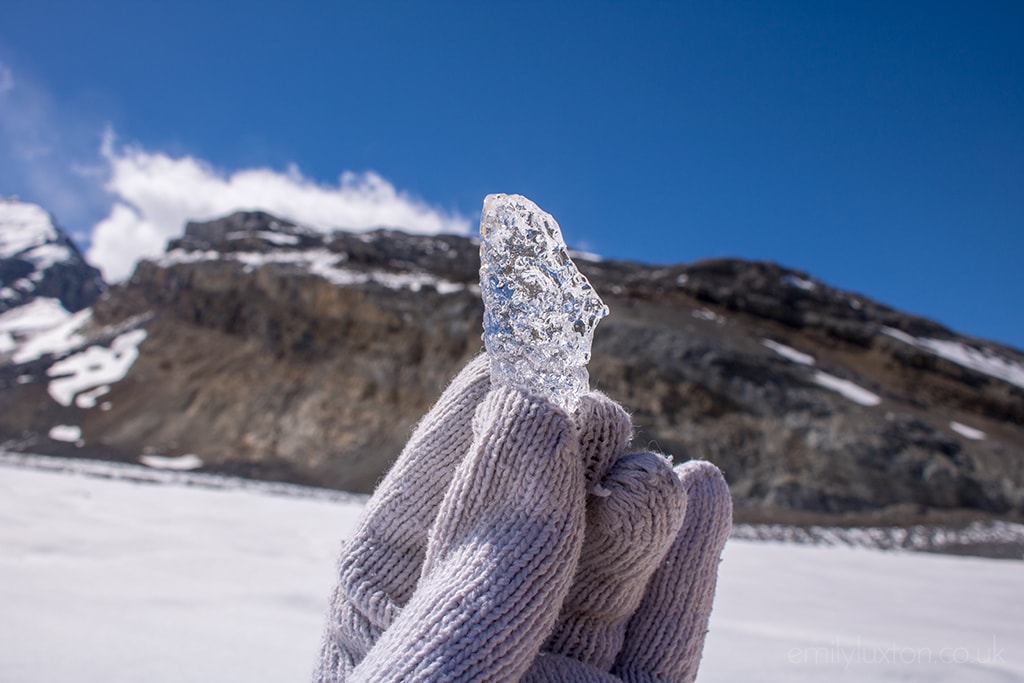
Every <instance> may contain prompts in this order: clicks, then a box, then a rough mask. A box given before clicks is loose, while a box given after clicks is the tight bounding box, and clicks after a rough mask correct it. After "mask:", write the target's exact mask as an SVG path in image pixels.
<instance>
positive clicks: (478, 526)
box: [349, 387, 585, 683]
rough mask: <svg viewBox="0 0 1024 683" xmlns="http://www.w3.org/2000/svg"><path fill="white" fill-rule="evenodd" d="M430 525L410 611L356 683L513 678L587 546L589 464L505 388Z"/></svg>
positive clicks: (557, 418)
mask: <svg viewBox="0 0 1024 683" xmlns="http://www.w3.org/2000/svg"><path fill="white" fill-rule="evenodd" d="M473 430H474V437H475V438H474V441H473V445H472V446H471V448H470V452H469V454H468V455H467V456H466V458H465V460H464V461H463V462H462V464H461V465H460V466H459V467H458V468H457V469H456V471H455V473H454V478H453V481H452V485H451V486H450V487H449V489H448V492H447V494H446V495H445V497H444V500H443V502H442V504H441V508H440V510H439V512H438V516H437V520H436V522H435V524H434V526H433V527H432V528H431V530H430V536H429V540H428V545H427V552H426V558H425V560H424V564H423V572H422V577H421V579H420V582H419V584H418V585H417V587H416V590H415V592H414V593H413V596H412V598H411V599H410V600H409V602H408V604H407V605H406V606H405V607H404V608H403V609H402V612H401V614H400V615H399V616H398V617H397V618H396V619H395V621H394V623H393V624H391V626H390V627H389V628H388V629H387V630H386V631H385V632H384V633H383V635H382V636H381V637H380V640H379V641H378V642H377V645H376V646H375V647H374V648H373V649H371V650H370V652H369V653H368V654H367V655H366V658H365V659H364V660H363V661H362V663H361V664H359V666H357V667H356V669H355V670H354V671H353V673H352V676H351V677H350V679H349V680H351V681H406V682H408V683H413V682H416V681H465V682H469V681H516V680H519V678H520V677H521V676H522V675H523V673H524V672H525V671H526V669H527V668H528V667H529V666H530V663H531V662H532V661H533V659H534V658H535V657H536V655H537V652H538V651H539V649H540V646H541V644H542V643H543V641H544V638H545V637H546V636H547V634H548V633H549V632H550V631H551V627H552V625H553V624H554V622H555V619H556V618H557V616H558V609H559V607H560V605H561V604H562V601H563V600H564V599H565V595H566V593H567V592H568V590H569V586H570V584H571V582H572V578H573V573H574V571H575V568H576V564H577V561H578V558H579V552H580V547H581V545H582V542H583V525H584V515H583V509H584V508H583V497H584V495H585V486H584V477H583V467H582V463H581V462H580V456H579V447H578V445H577V443H576V442H575V439H574V436H575V435H574V433H573V428H572V424H571V422H570V421H569V419H568V417H567V416H566V415H565V414H564V413H562V412H561V411H559V410H558V409H556V408H555V407H554V406H553V405H552V404H550V403H548V402H547V401H544V400H542V399H536V398H533V397H529V396H526V395H524V394H522V393H520V392H518V391H516V390H513V389H508V388H505V387H498V388H494V389H492V390H491V392H490V393H489V394H488V395H487V397H486V398H485V399H484V400H483V402H482V403H481V404H480V407H479V408H478V409H477V411H476V415H475V417H474V420H473Z"/></svg>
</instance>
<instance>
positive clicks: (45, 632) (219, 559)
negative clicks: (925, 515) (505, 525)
mask: <svg viewBox="0 0 1024 683" xmlns="http://www.w3.org/2000/svg"><path fill="white" fill-rule="evenodd" d="M139 471H141V470H139ZM97 473H99V474H102V472H94V473H93V474H92V475H88V476H87V475H84V474H74V473H67V472H59V471H44V470H39V469H29V468H25V467H21V466H14V465H12V464H11V462H9V461H8V462H0V682H5V683H6V682H10V683H15V682H16V683H40V682H42V681H72V680H73V681H76V682H77V683H99V682H103V683H118V682H122V681H123V682H128V681H131V682H133V683H134V682H136V681H149V682H152V683H160V682H163V681H176V682H177V681H203V682H204V683H208V682H212V681H216V682H219V683H227V682H231V681H245V682H247V683H258V682H260V681H267V682H270V681H274V682H275V683H280V682H282V681H304V680H308V677H309V672H310V670H311V663H312V660H313V658H314V656H315V654H316V650H317V646H318V643H319V637H320V628H321V624H322V621H321V620H322V615H323V611H324V607H325V600H326V597H327V595H328V592H329V590H330V585H331V580H332V579H331V574H332V567H333V563H334V559H335V555H336V553H337V549H338V545H339V541H340V539H341V538H342V537H344V536H345V535H346V534H347V533H349V532H350V531H351V529H352V528H353V525H354V522H355V519H356V517H357V515H358V513H359V510H360V509H361V505H362V502H361V499H358V498H351V499H346V498H344V497H341V496H337V495H334V496H323V495H322V496H321V497H319V498H317V497H302V496H297V495H295V493H296V491H295V490H290V489H285V488H281V487H278V488H277V489H275V490H276V492H277V493H271V492H270V491H271V489H272V488H273V487H261V486H259V485H254V484H240V485H239V487H236V488H212V487H210V486H206V485H202V482H203V481H204V480H203V479H202V478H198V479H197V478H194V476H193V475H188V474H183V473H160V474H159V476H158V475H153V477H152V478H153V479H154V481H153V482H150V483H145V482H140V481H137V480H123V479H122V480H117V479H110V478H99V477H97V476H95V475H96V474H97ZM147 476H148V475H147ZM190 477H193V478H190ZM157 479H159V480H161V481H160V482H157V481H155V480H157ZM210 481H212V480H210ZM222 483H223V482H222ZM188 484H191V485H188ZM196 484H200V485H196ZM281 493H288V494H290V495H280V494H281ZM1022 614H1024V563H1022V562H1020V561H1008V560H984V559H977V558H959V557H948V556H939V555H929V554H920V553H905V552H881V551H876V550H865V549H858V548H848V547H812V546H797V545H787V544H782V543H766V542H757V541H749V540H732V541H730V542H729V544H728V546H727V548H726V553H725V559H724V561H723V562H722V565H721V578H720V583H719V589H718V598H717V601H716V605H715V612H714V615H713V617H712V623H711V634H710V636H709V638H708V642H707V647H706V649H705V657H704V664H703V666H702V669H701V675H700V677H699V680H700V681H702V682H704V683H709V682H714V681H742V682H747V681H768V682H770V681H815V682H828V681H850V680H856V681H894V680H900V681H971V682H972V683H985V682H987V681H1018V682H1021V681H1024V618H1022V616H1021V615H1022Z"/></svg>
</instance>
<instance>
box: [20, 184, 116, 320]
mask: <svg viewBox="0 0 1024 683" xmlns="http://www.w3.org/2000/svg"><path fill="white" fill-rule="evenodd" d="M104 289H106V283H104V281H103V278H102V276H101V275H100V272H99V271H98V270H97V269H95V268H93V267H92V266H90V265H89V264H87V263H86V262H85V259H84V258H83V257H82V253H81V252H80V251H79V249H78V247H77V246H76V245H75V243H74V242H73V241H72V240H71V238H70V237H69V236H68V234H67V233H66V232H64V230H62V229H61V228H60V226H58V224H57V221H56V220H54V218H53V216H52V215H51V214H50V213H49V212H48V211H46V210H45V209H44V208H42V207H41V206H39V205H37V204H31V203H28V202H22V201H20V200H19V199H18V198H17V197H7V198H4V199H0V313H2V312H4V311H7V310H10V309H12V308H17V307H18V306H22V305H24V304H27V303H29V302H31V301H33V300H35V299H36V298H37V297H47V298H52V299H56V300H58V301H59V302H60V304H61V305H62V306H63V307H64V308H65V309H66V310H68V311H70V312H75V311H79V310H81V309H83V308H85V307H87V306H90V305H91V304H92V302H93V301H95V300H96V298H97V297H98V296H99V295H100V293H101V292H103V290H104Z"/></svg>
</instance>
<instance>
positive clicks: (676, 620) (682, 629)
mask: <svg viewBox="0 0 1024 683" xmlns="http://www.w3.org/2000/svg"><path fill="white" fill-rule="evenodd" d="M676 473H677V474H678V475H679V479H680V481H682V483H683V486H684V488H685V489H686V518H685V520H684V521H683V528H682V529H681V530H680V532H679V535H678V536H677V537H676V540H675V542H674V543H673V544H672V547H671V548H670V549H669V551H668V555H667V556H666V558H665V561H664V563H663V564H662V565H661V567H659V568H658V571H656V572H655V574H654V576H653V577H651V581H650V584H649V585H648V586H647V593H646V594H645V595H644V599H643V601H642V602H641V603H640V606H639V608H637V612H636V615H635V616H634V617H633V619H632V620H631V621H630V622H629V627H628V629H627V631H626V640H625V643H624V644H623V647H622V650H621V651H620V652H619V656H618V659H617V661H616V664H615V667H614V668H613V669H612V672H613V673H614V674H616V675H617V676H619V677H620V678H622V680H624V681H666V682H669V683H684V682H689V681H693V680H694V679H695V678H696V677H697V667H698V665H699V664H700V657H701V653H702V652H703V650H704V636H705V635H706V634H707V630H708V620H709V619H710V617H711V603H712V601H713V600H714V597H715V584H716V583H717V581H718V563H719V561H720V559H721V555H722V548H723V547H724V546H725V542H726V540H727V539H728V538H729V530H730V529H731V528H732V498H731V497H730V496H729V487H728V485H727V484H726V483H725V479H724V478H723V477H722V473H721V471H719V469H718V468H717V467H715V466H714V465H712V464H711V463H709V462H705V461H694V460H691V461H690V462H687V463H683V464H682V465H680V466H679V467H677V468H676Z"/></svg>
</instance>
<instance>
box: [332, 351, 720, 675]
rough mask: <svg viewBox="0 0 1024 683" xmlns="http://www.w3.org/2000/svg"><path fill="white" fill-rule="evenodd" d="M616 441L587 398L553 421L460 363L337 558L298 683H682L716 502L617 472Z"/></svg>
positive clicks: (668, 480) (686, 475)
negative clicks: (309, 676) (312, 682)
mask: <svg viewBox="0 0 1024 683" xmlns="http://www.w3.org/2000/svg"><path fill="white" fill-rule="evenodd" d="M630 430H631V426H630V422H629V418H628V416H627V415H626V414H625V413H624V411H622V409H621V408H620V407H619V406H618V405H616V404H615V403H614V402H612V401H610V400H609V399H607V398H605V397H603V396H601V395H600V394H596V393H594V394H591V395H589V396H586V397H584V399H583V400H582V401H581V405H580V408H579V409H578V410H577V411H576V413H575V414H574V415H573V416H571V417H570V416H567V415H565V413H563V412H562V411H560V410H559V409H558V408H556V407H554V406H552V405H551V404H550V403H548V402H547V401H544V400H542V399H539V398H535V397H531V396H527V395H524V394H523V393H521V392H518V391H515V390H511V389H507V388H503V387H498V388H495V389H494V390H491V389H490V384H489V368H488V363H487V359H486V358H485V357H483V356H481V357H480V358H478V359H476V360H474V361H473V362H471V363H470V364H469V365H468V366H467V367H466V368H465V369H464V370H463V372H462V373H460V375H459V376H458V377H457V378H456V379H455V380H454V381H453V382H452V384H451V385H450V386H449V388H448V389H447V390H446V391H445V393H444V394H443V395H442V397H441V399H440V400H439V401H438V403H437V404H436V405H435V406H434V408H432V409H431V411H430V412H429V413H428V414H427V416H426V417H424V419H423V420H422V421H421V422H420V424H419V425H418V427H417V429H416V431H415V432H414V434H413V436H412V438H411V439H410V441H409V443H408V445H407V446H406V448H405V450H404V451H403V453H402V455H401V456H400V458H399V460H398V462H397V463H396V464H395V466H394V467H393V468H392V470H391V472H389V474H388V475H387V477H386V478H385V480H384V481H383V482H382V484H381V485H380V487H379V488H378V490H377V491H376V492H375V494H374V496H373V498H372V499H371V501H370V503H369V504H368V506H367V509H366V511H365V513H364V517H363V519H362V521H361V524H360V527H359V529H358V530H357V532H356V534H355V535H354V536H353V538H352V539H351V540H350V541H349V542H348V544H347V545H346V548H345V550H344V552H343V554H342V558H341V562H340V565H339V582H338V585H337V588H336V590H335V593H334V596H333V598H332V602H331V611H330V614H329V619H328V625H327V629H326V633H325V637H324V643H323V647H322V651H321V656H320V660H319V663H318V668H317V672H316V680H318V681H515V680H520V679H522V680H537V681H551V680H567V681H589V680H595V681H601V680H654V678H652V676H653V677H657V679H658V680H672V681H675V680H691V679H692V676H693V675H695V673H696V665H697V663H698V661H699V657H700V651H701V648H702V647H703V636H704V631H705V630H706V626H707V619H708V615H709V613H710V607H711V598H712V597H713V592H714V581H715V575H716V571H717V560H718V555H719V553H720V551H721V547H722V544H723V543H724V540H725V535H727V532H728V525H729V518H730V516H731V515H730V514H729V513H730V510H729V507H728V501H729V497H728V491H727V489H724V482H723V481H721V475H720V474H719V473H718V471H717V470H716V469H715V468H713V467H711V466H708V465H706V464H696V465H694V466H690V467H688V468H684V469H683V470H682V472H681V476H679V477H677V476H676V475H675V474H674V473H673V472H672V470H671V469H670V467H669V466H668V464H667V461H665V460H664V459H663V458H661V457H660V456H656V455H653V454H631V455H626V456H621V457H619V456H620V454H621V453H622V451H623V449H624V447H625V445H626V443H627V442H628V439H629V435H630ZM698 471H699V472H702V473H703V474H701V476H695V475H693V474H692V473H694V472H698ZM716 477H717V479H716ZM698 480H700V481H705V482H711V485H710V486H704V488H706V489H708V491H706V492H705V491H703V489H702V488H701V486H697V485H696V484H695V482H697V481H698ZM716 482H720V484H721V485H720V487H719V486H718V485H717V484H716ZM723 489H724V495H723ZM588 492H589V495H588ZM705 493H709V494H710V495H709V496H705V497H707V498H708V500H709V501H710V505H703V504H698V505H696V506H695V505H694V501H699V500H702V496H703V495H704V494H705ZM688 498H689V500H690V501H691V502H690V504H689V506H687V500H688ZM688 509H689V510H690V512H687V513H686V516H685V518H684V512H686V511H687V510H688ZM694 510H696V514H693V511H694ZM581 553H582V554H581ZM649 640H654V641H656V642H657V646H656V649H655V650H652V649H651V648H650V647H647V646H648V645H650V643H649V642H647V641H649ZM542 646H543V652H544V654H541V655H539V656H538V652H539V651H541V649H542ZM662 647H670V648H671V649H672V650H673V651H670V652H663V651H661V650H660V649H658V648H662ZM691 669H692V673H690V671H691ZM611 671H614V674H615V676H614V677H613V676H612V674H611V673H609V672H611Z"/></svg>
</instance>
